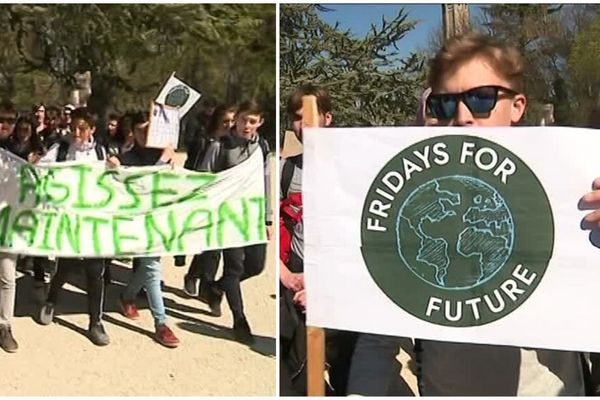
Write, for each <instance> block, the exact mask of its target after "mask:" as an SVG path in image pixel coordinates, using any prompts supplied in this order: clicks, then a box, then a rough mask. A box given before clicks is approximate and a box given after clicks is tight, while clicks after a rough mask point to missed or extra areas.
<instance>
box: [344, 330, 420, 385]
mask: <svg viewBox="0 0 600 400" xmlns="http://www.w3.org/2000/svg"><path fill="white" fill-rule="evenodd" d="M401 341H402V338H399V337H395V336H384V335H375V334H370V333H360V334H359V335H358V339H357V341H356V347H355V348H354V354H353V356H352V363H351V364H350V375H349V378H348V395H360V396H389V395H396V396H412V395H413V393H412V392H411V391H410V388H408V386H407V385H398V384H397V381H398V380H401V379H402V377H400V370H401V365H400V362H398V359H397V358H396V356H397V355H398V353H399V351H400V342H401ZM403 386H404V387H406V389H405V391H404V392H403V393H392V391H393V390H394V389H395V388H396V389H397V388H402V387H403Z"/></svg>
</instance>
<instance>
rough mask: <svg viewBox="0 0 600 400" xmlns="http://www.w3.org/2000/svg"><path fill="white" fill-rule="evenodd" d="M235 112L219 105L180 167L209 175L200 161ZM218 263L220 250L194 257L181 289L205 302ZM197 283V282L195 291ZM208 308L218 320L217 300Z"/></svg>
mask: <svg viewBox="0 0 600 400" xmlns="http://www.w3.org/2000/svg"><path fill="white" fill-rule="evenodd" d="M236 111H237V106H235V105H229V104H221V105H219V106H217V107H216V108H215V110H214V111H213V114H212V115H211V117H210V119H209V121H208V126H207V129H206V131H207V134H206V135H202V136H200V137H197V138H196V140H195V141H194V143H193V144H192V145H191V146H190V148H189V150H188V154H187V159H186V161H185V164H184V168H187V169H191V170H194V171H203V172H213V171H205V170H203V169H202V168H201V162H202V160H203V158H204V155H205V154H206V151H207V150H208V148H209V146H210V144H211V143H212V142H214V141H216V140H219V138H221V137H224V136H227V135H229V134H230V132H231V129H232V128H233V125H234V122H235V114H236ZM219 261H221V250H215V251H205V252H203V253H200V254H196V255H194V258H193V260H192V263H191V264H190V267H189V269H188V273H187V274H186V275H185V276H184V277H183V290H184V291H185V292H186V293H187V294H188V295H190V296H198V299H200V301H202V302H205V303H208V292H209V290H210V286H211V285H212V284H213V282H214V280H215V275H216V273H217V268H218V267H219ZM198 280H200V285H199V288H198ZM208 305H209V307H210V311H211V313H212V314H213V315H214V316H216V317H218V316H220V315H221V306H220V302H219V301H216V302H215V301H213V302H210V303H208Z"/></svg>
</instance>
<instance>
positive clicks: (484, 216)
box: [396, 175, 514, 290]
mask: <svg viewBox="0 0 600 400" xmlns="http://www.w3.org/2000/svg"><path fill="white" fill-rule="evenodd" d="M396 234H397V243H398V253H399V254H400V257H401V258H402V260H403V261H404V263H405V264H406V266H407V267H408V268H409V269H410V271H411V272H412V273H414V274H415V275H416V276H418V277H419V278H420V279H422V280H424V281H425V282H427V283H428V284H430V285H433V286H436V287H439V288H443V289H449V290H453V289H468V288H473V287H475V286H477V285H480V284H482V283H484V282H485V281H487V280H489V279H490V278H492V277H493V276H494V274H495V273H496V272H498V271H499V270H500V269H501V268H502V266H504V264H505V263H506V261H507V260H508V259H509V257H510V255H511V253H512V249H513V242H514V223H513V217H512V215H511V212H510V209H509V208H508V206H507V205H506V202H505V200H504V199H503V198H502V196H501V195H500V193H498V191H497V190H496V189H494V188H493V187H491V186H490V185H488V184H487V183H485V182H483V181H482V180H480V179H477V178H474V177H469V176H461V175H455V176H446V177H442V178H436V179H433V180H430V181H428V182H426V183H424V184H422V185H420V186H419V187H417V188H416V189H415V190H414V191H413V192H412V193H411V194H410V195H409V196H408V197H407V198H406V201H405V202H404V204H402V207H401V208H400V212H399V214H398V222H397V227H396Z"/></svg>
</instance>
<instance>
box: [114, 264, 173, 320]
mask: <svg viewBox="0 0 600 400" xmlns="http://www.w3.org/2000/svg"><path fill="white" fill-rule="evenodd" d="M136 260H137V262H138V268H137V269H136V270H135V272H134V273H133V275H132V276H131V280H130V281H129V285H127V288H126V289H125V292H124V293H123V299H124V300H125V301H128V302H129V301H133V300H134V299H135V298H136V296H137V294H138V293H139V291H140V290H141V289H142V287H143V288H145V289H146V295H147V296H148V306H149V307H150V312H151V313H152V317H154V325H155V326H158V325H162V324H164V323H165V322H166V321H167V315H166V314H165V303H164V301H163V297H162V291H161V290H160V278H161V265H160V257H139V258H137V259H136Z"/></svg>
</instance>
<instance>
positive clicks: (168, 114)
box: [146, 104, 179, 149]
mask: <svg viewBox="0 0 600 400" xmlns="http://www.w3.org/2000/svg"><path fill="white" fill-rule="evenodd" d="M178 143H179V110H178V109H177V108H173V107H168V106H163V105H161V104H153V105H152V108H151V110H150V124H149V126H148V136H147V140H146V146H147V147H157V148H161V149H164V148H165V147H168V146H170V147H171V148H173V149H176V148H177V147H178Z"/></svg>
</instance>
